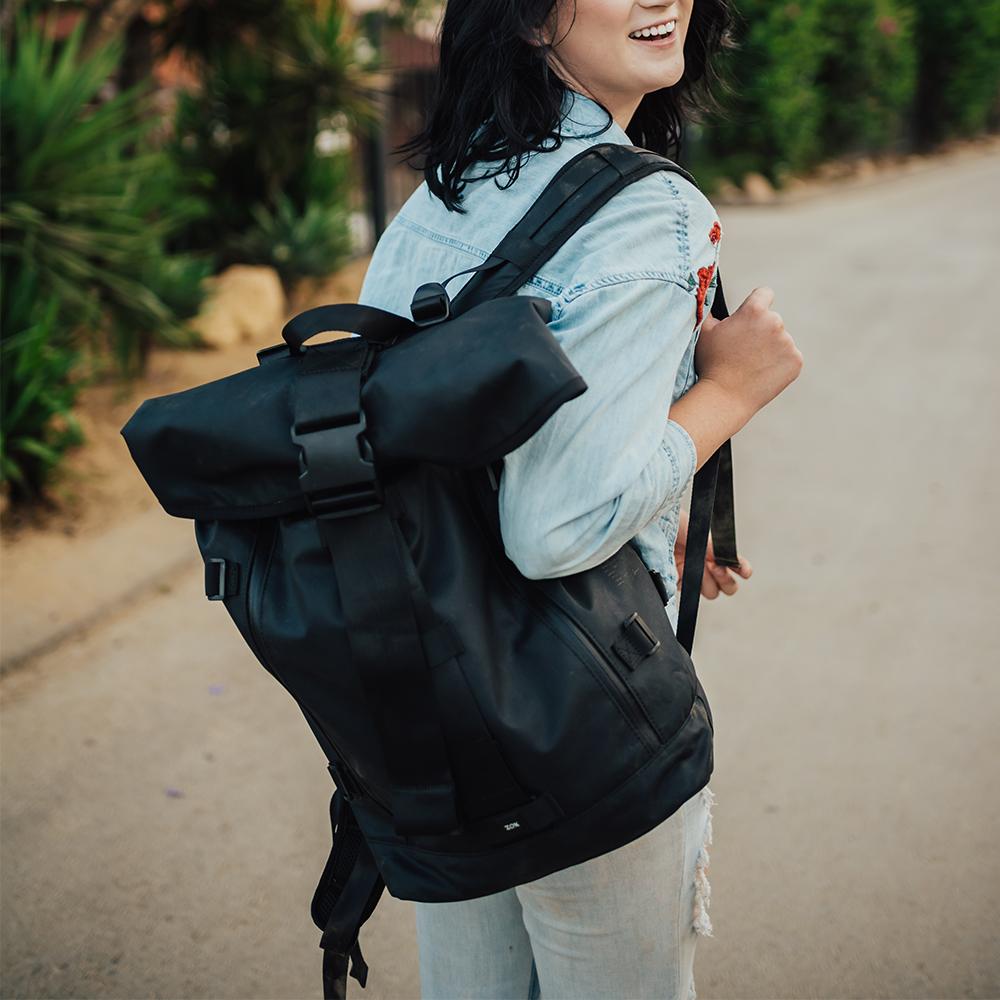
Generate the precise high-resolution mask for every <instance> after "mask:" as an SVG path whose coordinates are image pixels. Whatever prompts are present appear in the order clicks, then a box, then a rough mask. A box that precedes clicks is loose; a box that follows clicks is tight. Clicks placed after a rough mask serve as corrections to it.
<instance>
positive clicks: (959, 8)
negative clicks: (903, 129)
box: [908, 0, 1000, 148]
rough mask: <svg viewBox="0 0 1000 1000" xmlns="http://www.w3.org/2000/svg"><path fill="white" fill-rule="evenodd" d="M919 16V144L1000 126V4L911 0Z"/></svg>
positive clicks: (977, 0)
mask: <svg viewBox="0 0 1000 1000" xmlns="http://www.w3.org/2000/svg"><path fill="white" fill-rule="evenodd" d="M908 3H909V5H910V6H912V8H913V10H914V13H915V15H916V35H915V37H916V42H917V45H918V48H919V63H920V70H919V78H920V82H919V86H918V92H917V100H916V113H917V114H916V130H917V140H918V143H919V145H920V146H921V147H924V148H926V147H929V146H932V145H934V144H935V143H937V142H940V141H941V140H943V139H947V138H949V137H950V136H953V135H957V136H970V135H973V134H975V133H976V132H979V131H981V130H982V129H983V128H986V127H992V128H996V127H997V126H998V125H1000V0H952V2H950V3H946V4H940V3H932V2H931V0H908Z"/></svg>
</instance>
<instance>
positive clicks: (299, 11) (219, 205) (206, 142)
mask: <svg viewBox="0 0 1000 1000" xmlns="http://www.w3.org/2000/svg"><path fill="white" fill-rule="evenodd" d="M215 6H216V7H217V8H219V9H222V8H227V9H228V7H229V6H231V5H227V4H224V3H221V2H219V3H216V5H215ZM281 9H282V11H283V14H282V17H281V19H280V22H272V23H271V25H270V31H269V33H267V34H262V33H261V32H259V31H258V30H256V29H255V28H254V27H253V26H252V25H246V26H245V27H246V30H245V31H244V32H242V33H239V34H233V35H231V36H230V38H229V39H223V38H220V37H219V36H218V35H217V34H216V33H215V32H214V31H213V32H212V33H210V34H208V35H198V34H197V32H195V31H194V23H193V22H191V21H190V20H184V21H183V22H182V23H181V24H180V25H179V26H174V27H169V26H168V25H165V26H164V31H168V32H169V34H170V37H171V38H173V39H175V42H174V44H183V42H182V41H181V40H186V44H188V45H192V44H194V42H195V41H197V43H198V44H199V45H202V46H204V47H205V57H203V58H202V59H201V60H200V62H201V65H202V66H203V77H202V87H201V89H200V90H199V91H198V92H196V93H184V94H182V95H180V98H179V101H178V105H177V110H176V115H175V123H174V130H173V137H172V139H171V141H170V146H169V149H170V154H171V156H172V158H173V159H174V161H175V162H176V163H177V164H178V166H179V168H180V169H181V171H182V172H183V174H184V176H185V177H186V178H187V179H188V180H187V182H188V190H189V191H191V193H192V194H194V195H196V196H197V197H198V198H199V199H200V200H203V201H205V202H206V203H207V204H209V205H210V206H211V214H210V215H209V216H207V217H205V218H202V219H199V220H193V221H192V222H191V223H190V224H189V225H187V226H186V227H185V228H184V229H183V231H181V232H179V233H177V234H176V235H175V236H174V237H173V238H172V240H171V246H172V247H174V248H176V249H185V250H209V249H211V250H212V251H213V252H214V254H215V256H216V260H217V263H218V266H219V267H220V268H221V267H225V266H227V265H229V264H233V263H246V262H250V263H270V264H272V265H273V266H275V267H277V268H278V270H279V272H280V273H281V276H282V279H283V281H285V283H286V285H287V284H288V283H289V282H291V281H293V280H294V278H295V277H297V276H300V275H307V274H309V275H311V274H316V273H318V271H317V269H319V270H320V271H322V270H325V271H327V272H328V271H330V270H333V269H334V268H336V266H337V265H338V264H339V263H340V262H341V260H342V259H343V256H344V254H346V252H347V251H348V249H349V241H348V240H347V236H346V220H345V218H344V217H345V211H346V205H347V201H348V196H349V190H350V178H349V176H348V174H347V170H346V168H345V166H344V165H342V163H341V160H342V159H343V158H341V157H333V156H324V155H323V153H322V151H321V150H318V149H317V137H318V136H320V135H321V134H322V133H323V132H324V131H326V130H328V128H329V124H330V122H331V121H337V122H338V126H339V128H340V129H341V130H342V131H343V130H344V129H345V128H346V126H347V125H349V124H352V123H353V124H355V125H358V126H360V127H362V128H364V127H367V126H368V125H370V124H371V122H372V120H373V115H374V114H375V105H374V103H373V102H372V100H371V92H370V91H369V90H368V89H367V88H366V84H365V79H366V78H365V75H364V73H363V72H362V70H361V69H360V67H359V65H358V63H357V59H356V55H355V47H354V39H353V36H352V33H351V31H350V30H349V26H348V24H347V22H346V19H345V13H344V10H343V8H342V7H341V6H340V5H339V4H336V3H329V4H320V5H318V9H316V7H314V6H313V5H310V4H306V3H303V2H301V0H292V2H289V3H288V4H286V5H283V7H282V8H281ZM179 16H180V15H179ZM191 16H192V15H191V13H190V12H187V13H184V14H183V17H184V18H187V19H189V18H190V17H191ZM232 16H233V17H237V16H239V15H238V13H236V14H233V15H232ZM195 54H196V55H198V54H200V53H195ZM314 241H315V245H310V244H312V243H313V242H314Z"/></svg>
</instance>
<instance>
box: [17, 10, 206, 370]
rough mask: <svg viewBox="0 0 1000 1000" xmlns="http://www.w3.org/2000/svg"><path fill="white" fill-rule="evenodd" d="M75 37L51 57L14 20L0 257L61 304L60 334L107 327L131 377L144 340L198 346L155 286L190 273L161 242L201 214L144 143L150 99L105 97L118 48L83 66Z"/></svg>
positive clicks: (36, 27) (42, 39)
mask: <svg viewBox="0 0 1000 1000" xmlns="http://www.w3.org/2000/svg"><path fill="white" fill-rule="evenodd" d="M81 29H82V23H81V24H78V25H77V27H76V29H75V30H74V31H73V32H72V34H71V35H70V36H69V38H68V39H67V40H66V41H65V42H64V43H62V44H61V46H60V47H59V48H58V49H57V47H56V42H55V41H54V40H53V38H52V37H51V34H50V33H48V32H47V31H46V30H45V27H44V23H39V22H28V21H26V20H23V19H19V20H18V21H17V24H16V27H15V29H14V31H13V32H12V33H11V34H12V36H13V37H12V38H10V39H9V40H8V44H7V45H5V46H4V47H3V50H2V53H0V59H2V64H0V119H2V120H0V127H2V156H0V184H2V187H3V191H4V202H3V207H2V211H0V226H2V238H0V253H2V255H3V256H4V257H5V258H9V259H10V260H11V261H16V262H18V264H19V266H20V267H21V268H24V269H30V270H31V271H32V272H34V273H35V274H36V275H37V278H38V288H39V292H40V294H41V295H42V296H43V297H46V298H54V299H56V300H58V302H59V303H60V306H59V324H58V329H59V331H60V334H59V335H60V336H62V337H79V338H84V337H89V338H91V339H92V340H94V339H96V338H100V337H102V336H105V335H106V334H107V332H108V331H109V330H110V331H111V341H110V344H109V345H108V346H110V347H111V348H112V350H113V352H114V356H115V358H116V359H117V362H118V364H119V366H120V367H121V369H122V370H123V371H125V372H126V373H135V371H137V370H138V369H139V368H140V367H141V362H142V359H143V358H144V356H145V349H146V348H147V347H148V344H149V342H150V341H151V340H153V339H158V340H163V341H166V342H169V343H173V344H177V345H187V344H191V343H194V342H195V339H196V338H195V335H194V334H193V332H192V331H191V330H190V329H188V328H187V327H186V326H185V325H184V323H183V322H182V320H183V317H182V316H179V315H178V314H177V313H175V311H174V310H173V309H172V308H171V307H170V306H169V305H168V304H167V303H166V302H164V300H163V299H162V298H161V297H160V296H159V295H158V294H157V286H162V287H169V285H170V282H171V281H172V280H173V281H175V280H176V279H175V278H172V277H171V276H170V275H171V274H175V273H176V271H177V269H178V268H184V269H186V270H187V273H188V274H195V273H197V271H198V268H199V265H198V264H197V263H196V262H195V261H194V260H190V261H188V262H187V263H185V264H181V263H179V262H178V263H176V264H173V265H168V264H166V263H165V250H164V241H165V240H166V238H167V237H168V236H169V235H170V234H171V233H172V232H173V231H175V230H176V229H177V228H178V227H179V226H181V225H183V224H185V223H186V222H187V221H189V220H190V219H191V218H194V217H197V216H198V215H199V214H201V213H203V212H204V211H205V206H204V204H202V203H200V202H199V201H198V199H197V198H195V197H192V196H190V195H186V194H183V193H181V192H180V191H179V185H178V183H177V180H178V178H177V174H176V171H175V170H174V169H173V167H172V164H171V163H170V161H169V160H168V158H167V157H166V156H165V155H164V154H162V153H160V152H157V151H155V150H152V149H150V148H148V147H147V146H146V145H145V144H144V142H143V140H144V137H145V134H146V132H147V131H148V130H149V128H150V127H151V126H152V125H155V118H153V117H152V114H151V108H150V106H149V103H148V100H147V96H148V95H145V94H144V93H143V92H142V90H141V89H140V88H133V89H131V90H128V91H124V92H121V93H119V94H116V95H114V96H111V97H110V98H108V99H106V100H103V99H102V98H103V97H104V87H105V84H106V82H107V80H108V79H109V77H110V76H111V75H112V74H113V71H114V69H115V66H116V64H117V61H118V59H119V58H120V55H121V44H120V42H118V41H112V42H110V43H108V44H107V45H105V46H103V47H101V48H99V49H97V50H95V51H94V52H93V53H92V54H90V55H89V56H87V57H86V58H84V57H81V56H80V53H79V46H80V38H81ZM157 263H159V264H160V265H161V266H162V268H163V269H164V270H166V271H167V274H166V275H165V276H163V277H162V278H159V277H158V276H157V267H156V265H157ZM171 269H172V270H171ZM204 270H206V269H203V271H202V273H204ZM194 298H195V296H194V295H192V294H188V295H187V296H186V305H187V306H190V305H192V304H193V301H192V300H193V299H194Z"/></svg>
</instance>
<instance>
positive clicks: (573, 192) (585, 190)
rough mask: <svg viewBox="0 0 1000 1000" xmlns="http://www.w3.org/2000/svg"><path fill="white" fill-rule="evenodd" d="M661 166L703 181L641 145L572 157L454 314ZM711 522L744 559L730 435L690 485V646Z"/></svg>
mask: <svg viewBox="0 0 1000 1000" xmlns="http://www.w3.org/2000/svg"><path fill="white" fill-rule="evenodd" d="M657 170H669V171H671V172H674V173H678V174H680V175H681V176H682V177H684V178H686V179H687V180H689V181H690V182H691V183H692V184H694V185H695V186H696V187H697V182H696V181H695V179H694V177H693V176H692V174H691V173H689V172H688V171H687V170H685V169H684V168H683V167H681V166H679V165H678V164H676V163H674V162H673V161H671V160H668V159H667V158H666V157H663V156H660V155H659V154H657V153H654V152H652V151H651V150H647V149H643V148H641V147H639V146H626V145H623V144H619V143H598V144H597V145H594V146H590V147H588V148H587V149H585V150H583V151H582V152H580V153H577V154H576V156H574V157H572V158H571V159H570V160H567V161H566V163H564V164H563V165H562V167H560V169H559V170H558V171H557V172H556V173H555V175H554V176H553V177H552V179H551V180H550V181H549V183H548V185H547V187H546V188H545V190H544V191H543V192H542V194H541V195H540V196H539V197H538V198H537V199H536V200H535V202H534V203H533V204H532V205H531V207H530V208H529V209H528V210H527V211H526V212H525V214H524V215H523V216H522V217H521V220H520V221H519V222H518V223H517V225H516V226H515V227H514V228H513V229H512V230H511V231H510V232H509V233H508V234H507V235H506V236H505V237H504V238H503V240H501V241H500V243H499V244H498V245H497V247H496V249H495V250H494V251H493V253H492V254H491V255H490V256H489V257H488V258H487V260H486V261H485V262H484V263H483V264H480V265H479V266H478V267H476V268H469V269H468V270H471V271H473V272H475V273H473V275H472V277H471V278H470V279H469V280H468V281H467V282H466V283H465V285H463V287H462V289H461V290H460V291H459V293H458V295H456V297H455V299H454V301H453V302H452V304H451V312H452V315H458V314H459V313H460V312H464V311H465V310H467V309H471V308H472V307H473V306H474V305H478V304H479V303H480V302H483V301H486V300H487V299H492V298H496V297H498V296H501V295H512V294H514V293H515V292H516V291H517V290H518V289H519V288H520V287H521V286H522V285H524V283H525V282H526V281H528V280H529V279H530V278H531V277H533V276H534V274H535V273H536V272H537V271H538V269H539V268H540V267H541V266H542V265H543V264H545V262H546V261H548V260H549V259H551V258H552V257H553V256H554V255H555V253H556V251H557V250H558V249H559V248H560V247H561V246H562V245H563V244H564V243H565V242H566V240H567V239H568V238H569V237H570V236H571V235H572V234H573V233H574V232H576V230H577V229H579V227H580V226H582V225H583V223H584V222H586V220H587V219H589V218H590V217H591V216H592V215H593V214H594V213H595V212H596V211H597V210H598V209H599V208H600V207H601V206H602V205H604V204H606V203H607V202H608V201H609V200H610V199H611V198H612V197H614V195H615V194H616V193H617V192H618V191H620V190H621V189H622V188H624V187H626V186H627V185H628V184H631V183H633V182H635V181H637V180H639V178H640V177H645V176H647V175H648V174H651V173H654V172H655V171H657ZM459 273H465V272H459ZM452 277H455V275H452ZM449 280H450V279H449ZM712 315H713V316H715V318H716V319H725V318H726V317H727V316H728V315H729V312H728V310H727V308H726V301H725V297H724V295H723V292H722V275H721V273H720V274H719V277H718V288H717V289H716V294H715V298H714V299H713V302H712ZM709 526H711V533H712V548H713V552H714V555H715V559H716V561H717V562H718V563H720V564H721V565H723V566H731V567H734V568H735V567H737V566H739V557H738V556H737V553H736V521H735V504H734V500H733V458H732V443H731V442H730V441H725V442H724V443H723V444H722V445H721V446H720V447H719V448H718V449H717V450H716V452H715V454H714V455H712V456H711V457H710V458H709V459H708V460H707V461H706V462H705V463H704V464H703V465H702V467H701V468H700V469H699V470H698V472H697V473H696V474H695V477H694V481H693V484H692V496H691V513H690V517H689V522H688V539H687V545H686V557H685V562H684V576H683V580H682V586H681V603H680V608H679V610H678V627H677V639H678V641H679V642H680V643H681V645H682V646H684V648H685V649H686V650H687V651H688V653H690V652H691V649H692V646H693V644H694V630H695V623H696V621H697V616H698V602H699V599H700V597H701V577H702V574H703V573H704V568H705V556H706V553H707V550H708V535H709ZM689 584H690V585H689Z"/></svg>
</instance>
